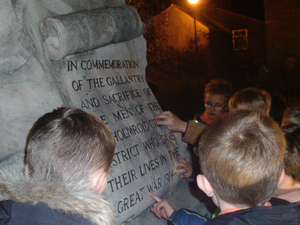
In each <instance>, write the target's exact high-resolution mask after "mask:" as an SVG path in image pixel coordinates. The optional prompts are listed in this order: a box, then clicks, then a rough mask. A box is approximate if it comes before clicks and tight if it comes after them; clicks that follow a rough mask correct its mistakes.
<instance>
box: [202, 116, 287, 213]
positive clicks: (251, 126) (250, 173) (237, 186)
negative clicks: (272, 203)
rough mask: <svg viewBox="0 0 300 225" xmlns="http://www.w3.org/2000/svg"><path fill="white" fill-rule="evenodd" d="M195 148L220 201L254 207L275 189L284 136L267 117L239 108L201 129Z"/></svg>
mask: <svg viewBox="0 0 300 225" xmlns="http://www.w3.org/2000/svg"><path fill="white" fill-rule="evenodd" d="M198 151H199V158H200V165H201V170H202V172H203V175H204V176H205V177H206V178H207V179H208V181H209V182H210V184H211V185H212V187H213V188H214V190H215V192H216V193H217V195H218V196H219V197H220V198H221V199H222V200H224V201H226V202H228V203H232V204H241V205H246V206H248V207H255V206H258V205H261V204H263V203H264V202H267V201H269V200H270V198H271V197H272V195H273V194H274V192H275V190H276V189H277V185H278V181H279V178H280V175H281V172H282V170H283V158H284V151H285V139H284V136H283V133H282V132H281V130H280V128H279V126H278V125H277V123H275V122H274V121H273V120H272V119H271V118H270V117H268V116H265V115H262V114H261V113H259V112H256V111H249V110H238V111H235V112H232V113H228V114H224V115H221V116H220V117H219V118H217V119H216V120H214V121H213V122H212V123H211V124H210V125H209V126H208V127H207V128H206V129H205V130H204V132H203V134H202V136H201V138H200V143H199V148H198Z"/></svg>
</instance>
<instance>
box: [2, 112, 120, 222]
mask: <svg viewBox="0 0 300 225" xmlns="http://www.w3.org/2000/svg"><path fill="white" fill-rule="evenodd" d="M114 149H115V141H114V138H113V136H112V134H111V133H110V132H109V130H108V129H107V127H106V126H105V125H104V123H103V122H102V121H101V120H100V119H98V118H97V117H95V116H93V115H91V114H89V113H87V112H84V111H83V110H80V109H74V108H58V109H57V110H54V111H53V112H51V113H47V114H45V115H43V116H42V117H41V118H39V119H38V120H37V121H36V122H35V123H34V125H33V127H32V128H31V130H30V132H29V134H28V137H27V143H26V149H25V167H24V174H20V172H19V171H15V172H14V173H13V172H12V171H8V170H7V171H5V170H4V169H2V170H1V176H0V181H1V182H0V190H1V192H2V193H3V194H4V196H5V197H6V198H8V199H10V200H6V201H2V202H1V203H0V214H1V218H0V223H1V224H89V225H90V224H106V225H110V224H115V222H114V216H113V213H112V209H111V206H110V204H109V203H108V202H107V201H106V200H104V198H103V197H102V195H101V194H102V193H103V191H104V190H105V188H106V185H107V176H108V174H109V170H110V165H111V163H112V159H113V155H114Z"/></svg>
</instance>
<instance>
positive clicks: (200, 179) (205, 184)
mask: <svg viewBox="0 0 300 225" xmlns="http://www.w3.org/2000/svg"><path fill="white" fill-rule="evenodd" d="M197 185H198V187H199V188H200V189H201V190H202V191H203V192H204V193H205V194H206V195H207V196H208V197H212V196H213V195H214V189H213V188H212V186H211V185H210V183H209V181H208V180H207V179H206V177H205V176H204V175H202V174H199V175H198V176H197Z"/></svg>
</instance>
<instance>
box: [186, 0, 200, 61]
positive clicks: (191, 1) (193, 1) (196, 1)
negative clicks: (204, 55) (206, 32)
mask: <svg viewBox="0 0 300 225" xmlns="http://www.w3.org/2000/svg"><path fill="white" fill-rule="evenodd" d="M188 2H189V3H191V4H197V3H198V2H199V0H188ZM196 18H197V9H195V16H194V28H195V46H196V56H197V57H198V43H197V23H196Z"/></svg>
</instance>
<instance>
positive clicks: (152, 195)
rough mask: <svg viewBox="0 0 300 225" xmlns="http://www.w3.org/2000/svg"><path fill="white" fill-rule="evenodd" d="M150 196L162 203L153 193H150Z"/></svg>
mask: <svg viewBox="0 0 300 225" xmlns="http://www.w3.org/2000/svg"><path fill="white" fill-rule="evenodd" d="M149 195H150V196H151V197H152V198H153V199H154V200H155V201H156V202H161V199H160V198H159V197H158V196H156V195H154V194H152V193H151V192H149Z"/></svg>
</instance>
